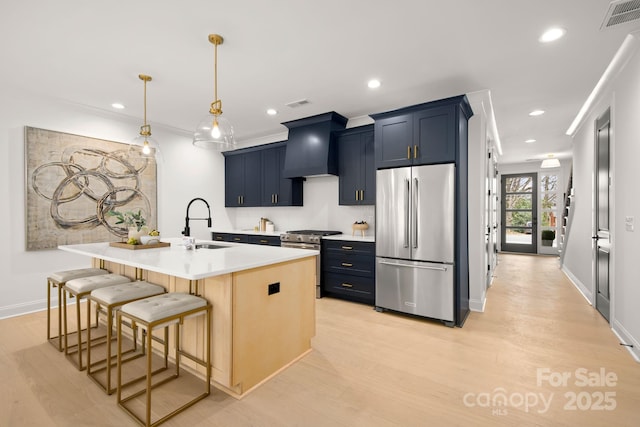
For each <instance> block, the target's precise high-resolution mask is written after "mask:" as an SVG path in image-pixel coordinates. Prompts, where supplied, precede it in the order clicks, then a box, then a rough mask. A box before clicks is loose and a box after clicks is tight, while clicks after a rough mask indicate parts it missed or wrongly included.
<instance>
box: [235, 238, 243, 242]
mask: <svg viewBox="0 0 640 427" xmlns="http://www.w3.org/2000/svg"><path fill="white" fill-rule="evenodd" d="M233 240H235V241H236V242H239V241H240V240H242V239H241V238H239V237H234V238H233Z"/></svg>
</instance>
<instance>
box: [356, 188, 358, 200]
mask: <svg viewBox="0 0 640 427" xmlns="http://www.w3.org/2000/svg"><path fill="white" fill-rule="evenodd" d="M356 200H358V190H356Z"/></svg>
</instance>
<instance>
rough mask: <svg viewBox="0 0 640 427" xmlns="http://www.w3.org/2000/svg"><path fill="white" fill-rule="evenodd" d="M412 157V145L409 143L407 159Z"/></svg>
mask: <svg viewBox="0 0 640 427" xmlns="http://www.w3.org/2000/svg"><path fill="white" fill-rule="evenodd" d="M410 158H411V146H410V145H407V160H408V159H410Z"/></svg>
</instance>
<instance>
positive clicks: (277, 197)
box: [275, 193, 278, 204]
mask: <svg viewBox="0 0 640 427" xmlns="http://www.w3.org/2000/svg"><path fill="white" fill-rule="evenodd" d="M275 196H276V204H278V194H277V193H276V195H275Z"/></svg>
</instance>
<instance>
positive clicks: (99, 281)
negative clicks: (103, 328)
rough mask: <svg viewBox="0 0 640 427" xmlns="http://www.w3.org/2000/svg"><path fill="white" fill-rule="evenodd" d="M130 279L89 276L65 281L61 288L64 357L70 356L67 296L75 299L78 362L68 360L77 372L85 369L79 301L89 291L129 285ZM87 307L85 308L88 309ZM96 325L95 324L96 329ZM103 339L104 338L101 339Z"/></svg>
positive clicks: (113, 276) (104, 275) (113, 275)
mask: <svg viewBox="0 0 640 427" xmlns="http://www.w3.org/2000/svg"><path fill="white" fill-rule="evenodd" d="M129 282H131V279H129V278H128V277H125V276H121V275H119V274H102V275H99V276H89V277H81V278H79V279H73V280H69V281H67V283H66V284H65V285H64V286H62V313H63V318H64V319H63V323H64V354H65V355H66V356H70V355H72V353H71V352H70V351H69V349H70V347H69V343H68V337H69V331H68V323H69V322H68V321H67V295H69V296H70V297H71V298H75V299H76V334H77V341H78V343H77V344H76V345H75V346H71V347H77V353H78V360H77V361H76V360H73V358H70V360H71V362H72V363H73V364H74V365H76V367H77V368H78V370H80V371H82V370H83V369H84V368H85V367H84V365H83V364H82V344H83V342H82V336H81V335H82V331H83V329H82V323H81V321H80V300H81V299H83V298H85V297H86V296H87V295H89V294H90V293H91V291H93V290H95V289H98V288H105V287H107V286H113V285H119V284H121V283H129ZM88 308H89V307H87V309H88ZM97 326H98V325H97V324H96V327H97ZM89 328H91V323H88V324H87V329H89ZM102 338H104V337H102Z"/></svg>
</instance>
